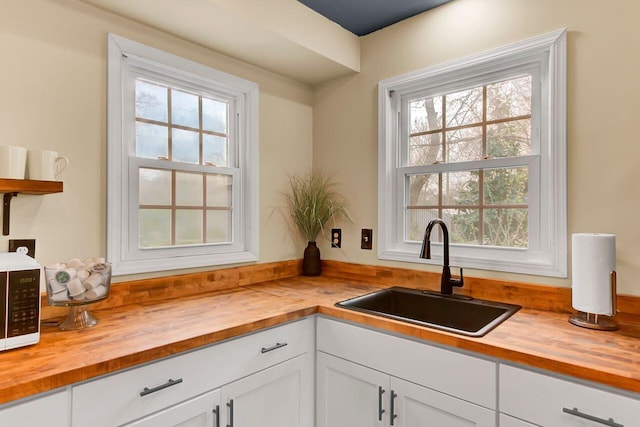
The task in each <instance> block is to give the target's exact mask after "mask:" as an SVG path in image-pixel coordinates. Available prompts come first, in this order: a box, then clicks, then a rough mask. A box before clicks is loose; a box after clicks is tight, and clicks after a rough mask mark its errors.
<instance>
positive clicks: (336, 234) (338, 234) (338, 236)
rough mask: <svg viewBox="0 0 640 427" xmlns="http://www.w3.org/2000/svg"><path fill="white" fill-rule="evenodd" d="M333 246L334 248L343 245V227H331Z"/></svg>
mask: <svg viewBox="0 0 640 427" xmlns="http://www.w3.org/2000/svg"><path fill="white" fill-rule="evenodd" d="M331 247H332V248H339V247H342V229H340V228H332V229H331Z"/></svg>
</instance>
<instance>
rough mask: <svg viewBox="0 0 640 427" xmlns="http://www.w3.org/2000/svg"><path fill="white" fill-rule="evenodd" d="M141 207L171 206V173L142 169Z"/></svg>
mask: <svg viewBox="0 0 640 427" xmlns="http://www.w3.org/2000/svg"><path fill="white" fill-rule="evenodd" d="M139 182H140V191H139V201H140V204H141V205H164V206H169V205H171V171H168V170H161V169H145V168H140V171H139Z"/></svg>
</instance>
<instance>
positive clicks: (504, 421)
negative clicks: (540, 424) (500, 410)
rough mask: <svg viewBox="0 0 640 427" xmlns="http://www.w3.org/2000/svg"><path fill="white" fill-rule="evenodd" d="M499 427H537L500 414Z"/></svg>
mask: <svg viewBox="0 0 640 427" xmlns="http://www.w3.org/2000/svg"><path fill="white" fill-rule="evenodd" d="M500 427H537V426H536V425H535V424H530V423H528V422H526V421H522V420H519V419H517V418H513V417H510V416H509V415H505V414H500Z"/></svg>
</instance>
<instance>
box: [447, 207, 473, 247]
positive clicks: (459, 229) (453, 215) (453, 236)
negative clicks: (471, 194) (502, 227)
mask: <svg viewBox="0 0 640 427" xmlns="http://www.w3.org/2000/svg"><path fill="white" fill-rule="evenodd" d="M479 212H480V210H479V209H445V210H444V211H443V213H442V216H443V217H444V218H446V219H445V222H447V224H451V227H450V230H449V239H450V242H451V243H459V244H466V245H477V244H478V233H479V232H480V220H479V218H480V217H479Z"/></svg>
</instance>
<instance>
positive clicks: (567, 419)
mask: <svg viewBox="0 0 640 427" xmlns="http://www.w3.org/2000/svg"><path fill="white" fill-rule="evenodd" d="M500 411H501V412H504V413H506V414H509V415H513V416H514V417H517V418H520V419H523V420H527V421H529V422H531V423H534V424H537V425H540V426H545V427H546V426H548V427H562V426H568V427H573V426H575V427H578V426H579V427H582V426H587V425H588V426H598V425H602V426H607V425H608V426H615V425H622V426H625V427H631V426H637V425H638V414H640V400H638V399H634V398H631V397H628V396H625V395H622V394H616V393H613V392H609V391H605V390H601V389H598V388H596V387H589V386H587V385H584V384H578V383H575V382H572V381H570V380H565V379H560V378H556V377H552V376H549V375H544V374H540V373H537V372H532V371H529V370H526V369H521V368H517V367H514V366H509V365H501V366H500ZM588 417H593V418H596V419H597V420H600V421H597V420H595V419H592V420H591V421H587V419H588ZM610 419H611V420H613V421H611V420H610Z"/></svg>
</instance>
